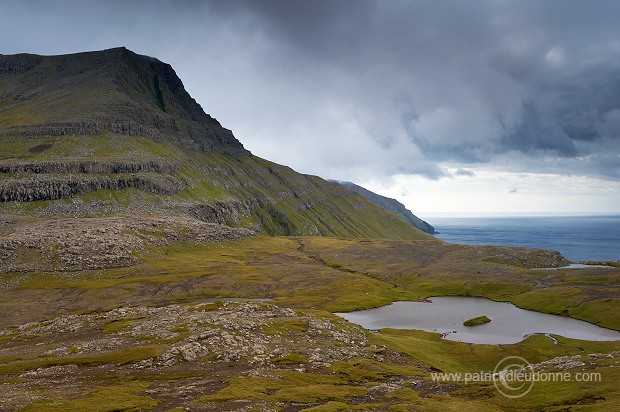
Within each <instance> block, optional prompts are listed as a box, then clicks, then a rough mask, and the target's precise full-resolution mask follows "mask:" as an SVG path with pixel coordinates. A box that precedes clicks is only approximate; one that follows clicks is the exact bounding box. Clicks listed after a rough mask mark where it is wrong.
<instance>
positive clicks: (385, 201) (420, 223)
mask: <svg viewBox="0 0 620 412" xmlns="http://www.w3.org/2000/svg"><path fill="white" fill-rule="evenodd" d="M333 181H334V182H338V183H340V184H341V185H343V186H344V187H346V188H348V189H351V190H353V191H354V192H356V193H358V194H360V195H362V196H364V197H365V198H366V199H368V200H370V201H371V202H373V203H374V204H376V205H378V206H381V207H382V208H384V209H385V210H388V211H390V212H394V213H396V214H397V215H398V216H400V217H402V218H403V219H404V220H405V221H407V222H408V223H410V224H411V225H412V226H414V227H416V228H418V229H420V230H421V231H423V232H425V233H428V234H429V235H434V234H437V233H438V232H437V231H436V230H435V228H434V227H433V226H432V225H431V224H429V223H428V222H426V221H424V220H422V219H420V218H419V217H417V216H416V215H414V214H413V213H412V212H411V210H409V209H407V207H406V206H405V205H403V204H402V203H400V202H399V201H398V200H396V199H392V198H389V197H386V196H381V195H380V194H377V193H375V192H373V191H371V190H368V189H366V188H364V187H362V186H359V185H356V184H355V183H353V182H346V181H339V180H333Z"/></svg>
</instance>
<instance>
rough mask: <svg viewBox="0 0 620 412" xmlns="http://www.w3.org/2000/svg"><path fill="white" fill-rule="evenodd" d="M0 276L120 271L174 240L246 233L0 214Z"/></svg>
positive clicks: (174, 221) (186, 224)
mask: <svg viewBox="0 0 620 412" xmlns="http://www.w3.org/2000/svg"><path fill="white" fill-rule="evenodd" d="M0 234H1V235H2V236H0V260H1V261H2V265H0V273H9V272H31V271H50V270H55V271H63V270H69V271H70V270H85V269H101V268H111V267H122V266H128V265H131V264H134V263H136V262H137V259H136V257H135V253H136V252H140V251H144V250H145V248H146V247H148V246H149V245H160V246H161V245H165V244H168V243H170V242H175V241H192V242H198V243H211V242H222V241H226V240H240V239H242V238H244V237H247V236H251V235H253V234H255V233H254V232H252V231H251V230H248V229H238V228H231V227H229V226H225V225H220V224H214V223H205V222H202V221H200V220H197V219H192V218H188V217H165V216H159V217H129V216H117V217H105V218H79V219H74V218H40V219H30V218H25V217H20V216H15V215H4V216H0Z"/></svg>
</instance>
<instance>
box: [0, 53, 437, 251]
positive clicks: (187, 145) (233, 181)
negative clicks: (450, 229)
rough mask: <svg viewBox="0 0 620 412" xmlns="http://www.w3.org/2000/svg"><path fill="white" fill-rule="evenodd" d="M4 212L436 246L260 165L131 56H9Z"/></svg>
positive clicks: (174, 82) (2, 96)
mask: <svg viewBox="0 0 620 412" xmlns="http://www.w3.org/2000/svg"><path fill="white" fill-rule="evenodd" d="M0 208H2V209H3V210H5V211H9V212H13V213H26V214H37V215H71V216H76V215H82V216H85V215H86V216H93V215H101V214H108V213H117V214H118V213H125V212H129V213H132V214H134V213H163V214H165V215H171V214H172V215H187V216H192V217H194V218H197V219H200V220H203V221H210V222H219V223H226V224H229V225H233V226H244V227H248V228H253V229H257V230H259V231H261V232H264V233H269V234H295V235H302V234H305V235H307V234H311V235H332V236H347V237H382V238H396V239H422V238H427V236H426V235H425V234H423V233H422V232H420V231H418V230H416V229H414V228H412V227H410V226H408V225H407V224H405V223H404V222H403V221H402V219H401V218H400V217H397V216H396V215H395V214H393V213H391V212H388V211H385V210H383V209H382V208H380V207H378V206H376V205H374V204H372V203H371V202H369V201H367V200H366V199H364V198H363V197H362V196H359V195H357V194H355V193H353V192H351V191H349V190H347V189H344V188H342V187H341V186H340V185H338V184H335V183H331V182H327V181H325V180H323V179H321V178H319V177H315V176H308V175H302V174H299V173H296V172H295V171H293V170H292V169H290V168H288V167H285V166H281V165H277V164H274V163H272V162H269V161H267V160H264V159H261V158H258V157H256V156H253V155H252V154H251V153H249V152H248V151H246V150H245V149H243V146H242V145H241V143H239V141H237V139H236V138H235V137H234V136H233V135H232V133H231V132H230V130H227V129H225V128H223V127H222V126H221V125H220V124H219V123H218V122H217V121H216V120H215V119H213V118H212V117H211V116H209V115H207V114H206V113H204V111H203V110H202V108H201V107H200V106H199V105H198V104H197V103H196V102H195V101H194V100H193V99H192V98H191V97H190V96H189V94H187V92H186V91H185V89H184V88H183V84H182V82H181V80H180V79H179V78H178V77H177V76H176V74H175V73H174V71H173V70H172V68H171V67H170V66H169V65H167V64H164V63H162V62H160V61H159V60H157V59H153V58H150V57H146V56H140V55H137V54H135V53H133V52H131V51H128V50H126V49H124V48H119V49H111V50H106V51H102V52H90V53H80V54H75V55H66V56H36V55H14V56H0Z"/></svg>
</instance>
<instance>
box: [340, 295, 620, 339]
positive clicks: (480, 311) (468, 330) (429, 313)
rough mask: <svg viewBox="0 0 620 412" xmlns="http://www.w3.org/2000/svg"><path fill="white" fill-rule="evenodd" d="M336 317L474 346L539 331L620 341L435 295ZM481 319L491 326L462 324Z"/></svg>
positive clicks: (579, 326) (480, 302) (484, 302)
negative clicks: (429, 333) (431, 333)
mask: <svg viewBox="0 0 620 412" xmlns="http://www.w3.org/2000/svg"><path fill="white" fill-rule="evenodd" d="M336 315H338V316H341V317H343V318H345V319H346V320H348V321H349V322H353V323H357V324H358V325H361V326H362V327H364V328H366V329H382V328H394V329H419V330H424V331H427V332H437V333H441V334H443V335H444V339H449V340H454V341H460V342H469V343H484V344H510V343H517V342H520V341H522V340H523V339H525V338H526V337H527V336H529V335H532V334H536V333H540V334H548V335H560V336H564V337H567V338H573V339H581V340H591V341H615V340H620V332H618V331H615V330H611V329H605V328H601V327H599V326H596V325H593V324H591V323H588V322H584V321H580V320H576V319H572V318H568V317H563V316H557V315H548V314H545V313H540V312H533V311H530V310H524V309H519V308H518V307H516V306H515V305H513V304H512V303H508V302H495V301H492V300H489V299H484V298H469V297H457V296H443V297H433V298H430V299H428V300H427V301H424V302H394V303H392V304H390V305H387V306H383V307H380V308H375V309H368V310H361V311H357V312H350V313H336ZM482 315H486V316H487V317H488V318H490V319H491V322H489V323H486V324H483V325H478V326H463V322H464V321H465V320H467V319H471V318H474V317H477V316H482Z"/></svg>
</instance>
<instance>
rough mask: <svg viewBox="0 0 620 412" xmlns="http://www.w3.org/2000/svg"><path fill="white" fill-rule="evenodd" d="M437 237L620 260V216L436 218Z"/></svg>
mask: <svg viewBox="0 0 620 412" xmlns="http://www.w3.org/2000/svg"><path fill="white" fill-rule="evenodd" d="M427 222H428V223H430V224H431V225H433V226H434V227H435V229H436V230H437V231H438V232H440V234H438V235H436V237H437V238H439V239H441V240H443V241H446V242H450V243H462V244H480V245H501V246H529V247H536V248H544V249H553V250H558V251H560V252H561V253H562V255H564V256H565V257H566V258H567V259H569V260H571V261H573V262H579V261H586V260H599V261H605V260H615V261H620V216H576V217H555V216H554V217H488V218H469V217H468V218H434V219H427Z"/></svg>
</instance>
